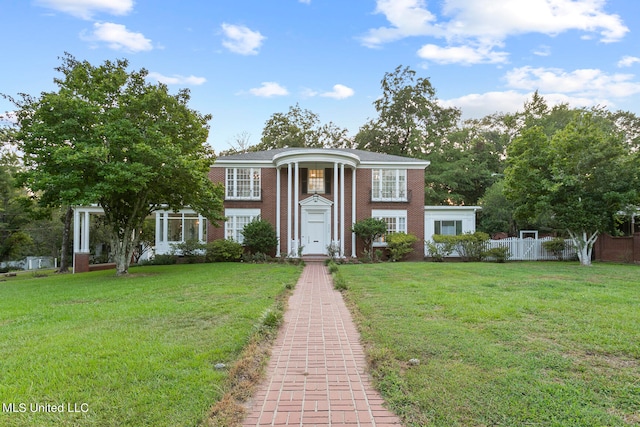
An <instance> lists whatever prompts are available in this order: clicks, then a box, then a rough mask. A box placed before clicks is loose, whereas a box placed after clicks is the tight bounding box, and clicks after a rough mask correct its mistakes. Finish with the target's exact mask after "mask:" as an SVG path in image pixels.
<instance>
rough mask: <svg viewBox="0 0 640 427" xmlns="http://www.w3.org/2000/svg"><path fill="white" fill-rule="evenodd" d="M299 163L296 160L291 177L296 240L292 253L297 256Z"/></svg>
mask: <svg viewBox="0 0 640 427" xmlns="http://www.w3.org/2000/svg"><path fill="white" fill-rule="evenodd" d="M299 166H300V165H299V164H298V162H296V167H295V176H294V177H293V182H294V186H293V192H294V194H293V201H294V206H293V208H294V209H295V216H294V219H295V221H294V224H293V225H294V227H295V230H294V234H295V236H296V241H295V243H294V247H293V248H294V250H295V253H294V255H295V256H296V257H297V256H298V248H299V247H300V207H299V206H298V204H299V202H298V199H299V198H300V196H299V194H298V193H300V191H299V190H300V167H299Z"/></svg>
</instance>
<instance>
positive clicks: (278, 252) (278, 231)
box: [276, 168, 281, 257]
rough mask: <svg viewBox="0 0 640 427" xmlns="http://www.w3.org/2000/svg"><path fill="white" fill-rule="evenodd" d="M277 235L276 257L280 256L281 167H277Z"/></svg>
mask: <svg viewBox="0 0 640 427" xmlns="http://www.w3.org/2000/svg"><path fill="white" fill-rule="evenodd" d="M276 236H277V238H278V246H277V249H276V257H279V256H280V250H281V249H280V168H276Z"/></svg>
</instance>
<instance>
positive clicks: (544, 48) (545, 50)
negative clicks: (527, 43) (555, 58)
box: [533, 44, 551, 56]
mask: <svg viewBox="0 0 640 427" xmlns="http://www.w3.org/2000/svg"><path fill="white" fill-rule="evenodd" d="M533 54H534V55H537V56H549V55H551V46H548V45H545V44H543V45H540V46H538V48H537V49H535V50H534V51H533Z"/></svg>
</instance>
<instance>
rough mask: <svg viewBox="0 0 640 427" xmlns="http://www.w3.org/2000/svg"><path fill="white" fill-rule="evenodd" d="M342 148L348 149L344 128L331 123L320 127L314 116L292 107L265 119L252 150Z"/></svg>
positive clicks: (312, 113)
mask: <svg viewBox="0 0 640 427" xmlns="http://www.w3.org/2000/svg"><path fill="white" fill-rule="evenodd" d="M346 146H350V142H349V139H348V137H347V130H346V129H342V128H340V127H338V126H336V125H335V124H333V123H331V122H329V123H328V124H326V125H321V124H320V118H319V117H318V115H317V114H316V113H314V112H312V111H310V110H306V109H305V110H303V109H302V108H300V105H298V104H296V105H295V106H294V107H289V111H288V112H287V113H275V114H273V115H272V116H271V117H270V118H269V120H267V123H266V124H265V127H264V129H263V131H262V140H261V141H260V144H258V145H257V146H255V150H272V149H275V148H286V147H307V148H323V147H346Z"/></svg>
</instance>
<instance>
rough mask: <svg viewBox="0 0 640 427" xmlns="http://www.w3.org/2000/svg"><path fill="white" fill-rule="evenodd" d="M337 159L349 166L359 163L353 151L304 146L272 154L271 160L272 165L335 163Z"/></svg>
mask: <svg viewBox="0 0 640 427" xmlns="http://www.w3.org/2000/svg"><path fill="white" fill-rule="evenodd" d="M338 160H340V161H342V162H344V163H345V164H348V165H349V166H358V165H359V164H360V158H359V157H358V156H357V155H355V154H353V153H345V152H342V151H334V150H331V149H327V148H304V149H300V150H290V151H285V152H283V153H278V154H276V155H275V156H273V160H272V162H273V164H274V165H276V166H280V165H283V164H285V163H287V162H298V163H335V162H337V161H338Z"/></svg>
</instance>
